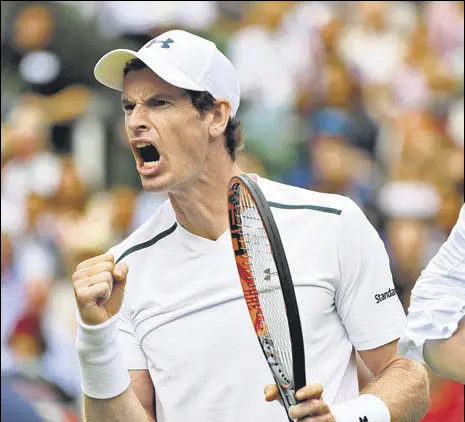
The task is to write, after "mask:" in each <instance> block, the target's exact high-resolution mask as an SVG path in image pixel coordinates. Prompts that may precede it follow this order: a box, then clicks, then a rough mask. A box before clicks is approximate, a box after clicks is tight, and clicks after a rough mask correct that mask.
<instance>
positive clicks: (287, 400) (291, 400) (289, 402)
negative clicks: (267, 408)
mask: <svg viewBox="0 0 465 422" xmlns="http://www.w3.org/2000/svg"><path fill="white" fill-rule="evenodd" d="M275 382H276V386H277V387H278V391H279V395H280V396H281V400H282V401H283V406H284V409H285V410H286V415H287V418H288V420H289V422H294V419H292V418H291V417H290V416H289V409H290V407H291V406H293V405H295V404H297V402H296V399H295V396H294V392H293V391H292V390H290V389H287V388H283V387H282V386H281V383H279V382H278V380H277V379H275Z"/></svg>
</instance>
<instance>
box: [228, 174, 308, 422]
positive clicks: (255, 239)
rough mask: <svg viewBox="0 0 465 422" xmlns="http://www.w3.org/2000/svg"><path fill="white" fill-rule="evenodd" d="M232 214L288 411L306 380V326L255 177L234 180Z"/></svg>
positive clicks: (250, 302) (253, 308) (254, 311)
mask: <svg viewBox="0 0 465 422" xmlns="http://www.w3.org/2000/svg"><path fill="white" fill-rule="evenodd" d="M228 214H229V225H230V233H231V240H232V245H233V249H234V254H235V258H236V265H237V270H238V273H239V278H240V281H241V285H242V290H243V292H244V298H245V300H246V303H247V307H248V310H249V314H250V318H251V320H252V324H253V327H254V329H255V332H256V334H257V338H258V340H259V343H260V346H261V348H262V350H263V353H264V355H265V359H266V362H267V363H268V365H269V367H270V370H271V373H272V374H273V377H274V380H275V382H276V385H277V387H278V390H279V394H280V396H281V399H282V401H283V404H284V407H285V409H286V414H287V415H288V411H289V407H290V406H292V405H294V404H296V403H297V400H296V398H295V392H296V391H297V390H298V389H300V388H301V387H303V386H304V385H305V384H306V382H305V356H304V342H303V336H302V328H301V324H300V317H299V310H298V307H297V300H296V297H295V292H294V285H293V282H292V278H291V273H290V271H289V266H288V263H287V259H286V255H285V252H284V248H283V245H282V242H281V238H280V236H279V232H278V228H277V226H276V223H275V221H274V218H273V214H272V213H271V210H270V208H269V206H268V202H267V201H266V199H265V197H264V195H263V193H262V192H261V190H260V188H259V186H258V184H257V183H256V182H255V181H254V180H253V179H252V178H251V177H249V176H247V175H245V174H243V175H240V176H235V177H233V178H232V179H231V180H230V182H229V185H228ZM288 418H289V420H290V421H292V419H291V418H290V417H289V416H288Z"/></svg>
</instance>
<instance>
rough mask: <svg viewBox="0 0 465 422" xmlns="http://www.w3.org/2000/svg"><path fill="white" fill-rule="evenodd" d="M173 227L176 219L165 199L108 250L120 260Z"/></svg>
mask: <svg viewBox="0 0 465 422" xmlns="http://www.w3.org/2000/svg"><path fill="white" fill-rule="evenodd" d="M175 228H176V219H175V218H174V217H173V215H172V212H171V209H170V204H169V201H166V202H165V203H163V204H162V205H160V207H159V208H158V209H157V211H156V212H155V213H154V214H153V215H152V216H151V217H150V218H149V219H148V220H147V221H146V222H145V223H143V224H142V225H141V226H139V227H138V228H137V229H135V230H134V231H133V232H132V233H131V234H129V236H127V237H126V238H125V239H124V240H122V241H121V242H120V243H118V244H116V245H114V246H113V247H111V248H110V250H109V252H110V253H112V254H113V256H114V257H115V261H118V260H121V259H123V258H124V257H125V256H127V255H128V254H130V253H131V252H132V251H135V250H139V249H143V248H145V247H148V246H151V245H153V244H155V243H156V242H157V241H158V240H161V239H162V238H163V237H166V236H168V235H169V234H171V233H172V232H173V231H174V229H175Z"/></svg>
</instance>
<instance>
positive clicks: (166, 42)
mask: <svg viewBox="0 0 465 422" xmlns="http://www.w3.org/2000/svg"><path fill="white" fill-rule="evenodd" d="M172 43H174V40H172V39H171V38H167V39H166V40H159V39H157V38H155V39H153V40H152V41H150V42H149V43H148V44H147V45H146V46H145V47H147V48H149V47H151V46H152V45H153V44H161V48H170V44H172Z"/></svg>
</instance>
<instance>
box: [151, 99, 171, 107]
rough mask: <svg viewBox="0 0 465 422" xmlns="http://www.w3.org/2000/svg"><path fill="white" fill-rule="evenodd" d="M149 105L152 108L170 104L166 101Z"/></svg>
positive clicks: (152, 102)
mask: <svg viewBox="0 0 465 422" xmlns="http://www.w3.org/2000/svg"><path fill="white" fill-rule="evenodd" d="M149 104H150V107H163V106H165V105H167V104H169V103H168V101H166V100H152V101H150V102H149Z"/></svg>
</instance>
